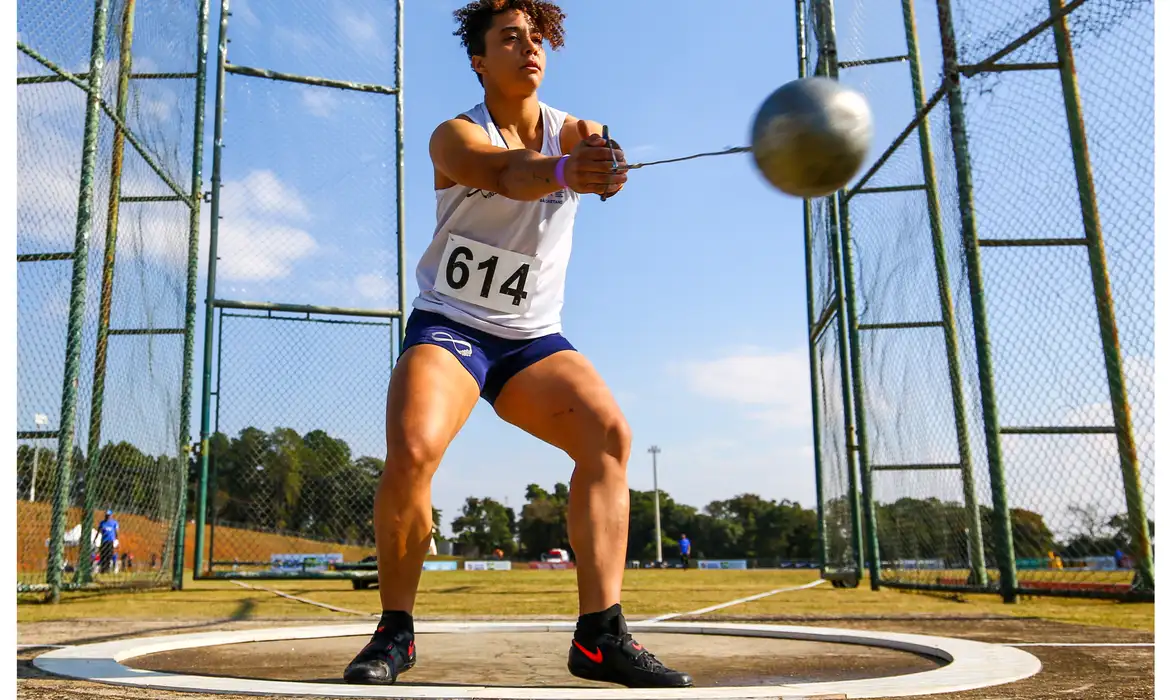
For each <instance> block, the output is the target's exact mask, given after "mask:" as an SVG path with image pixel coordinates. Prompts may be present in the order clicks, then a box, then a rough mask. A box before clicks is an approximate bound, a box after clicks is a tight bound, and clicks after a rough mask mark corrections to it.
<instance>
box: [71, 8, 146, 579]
mask: <svg viewBox="0 0 1170 700" xmlns="http://www.w3.org/2000/svg"><path fill="white" fill-rule="evenodd" d="M136 6H137V1H136V0H125V4H124V5H123V6H122V22H121V24H122V35H121V38H120V39H119V42H118V44H119V49H120V51H119V55H118V89H117V95H116V97H115V99H116V102H115V105H114V108H115V110H116V112H117V115H118V120H119V121H121V122H123V123H124V122H125V121H126V106H127V103H128V102H129V101H130V65H131V63H132V61H133V56H132V53H131V48H132V47H133V43H134V11H135V8H136ZM125 152H126V133H125V130H124V129H121V128H118V129H115V130H114V142H113V144H112V145H111V147H110V189H109V192H108V193H107V202H106V245H105V251H104V253H103V255H102V285H101V296H100V297H99V299H98V323H97V337H96V339H95V343H94V345H95V347H94V356H93V388H92V389H91V393H90V404H89V442H88V446H87V447H86V451H87V454H86V463H85V478H84V481H83V484H84V487H85V492H84V495H83V496H82V503H83V504H84V505H83V506H82V508H81V532H89V531H90V530H91V529H92V528H93V509H94V506H95V505H96V500H97V493H96V489H95V488H94V487H93V484H94V482H95V481H96V480H97V479H96V475H97V473H98V468H99V467H100V462H99V460H100V458H101V451H102V450H101V447H102V417H103V414H104V412H105V411H104V408H105V400H106V359H107V357H108V349H109V340H110V313H111V311H112V308H113V303H114V269H115V267H116V265H115V260H116V258H117V248H118V216H119V214H120V213H121V197H122V161H123V157H124V156H125ZM92 576H93V542H92V541H91V540H90V538H88V537H82V538H81V540H80V542H79V543H78V554H77V575H76V580H77V582H78V583H81V584H85V583H89V582H90V581H91V580H92Z"/></svg>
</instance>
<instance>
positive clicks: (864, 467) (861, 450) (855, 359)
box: [840, 198, 881, 591]
mask: <svg viewBox="0 0 1170 700" xmlns="http://www.w3.org/2000/svg"><path fill="white" fill-rule="evenodd" d="M840 202H841V204H840V215H841V227H840V230H841V259H842V263H843V264H844V269H845V274H844V275H843V280H842V282H843V284H842V286H843V287H844V289H845V306H844V308H843V309H841V310H840V311H842V312H846V314H847V322H846V326H847V327H848V328H849V361H850V365H851V371H852V374H853V401H854V404H853V420H854V422H855V424H856V429H857V449H856V452H857V466H858V468H859V470H860V472H861V512H862V515H863V517H864V518H865V532H864V535H865V548H866V561H867V562H868V563H869V587H870V588H871V589H872V590H875V591H876V590H878V589H879V588H880V587H881V571H880V567H879V566H878V563H879V562H880V554H879V550H878V532H877V514H876V513H875V509H874V499H873V472H872V470H871V469H870V465H869V438H868V433H867V432H866V424H865V383H864V381H863V376H864V374H863V371H862V367H861V364H862V363H861V338H860V337H858V335H859V334H858V330H857V324H858V320H857V294H856V290H855V289H854V284H855V282H854V276H853V236H852V234H851V232H850V227H849V204H848V202H847V201H846V200H845V199H844V198H841V199H840Z"/></svg>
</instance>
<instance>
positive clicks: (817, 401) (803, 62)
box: [795, 0, 829, 578]
mask: <svg viewBox="0 0 1170 700" xmlns="http://www.w3.org/2000/svg"><path fill="white" fill-rule="evenodd" d="M795 4H796V66H797V74H798V76H799V77H801V78H804V77H807V76H808V37H807V36H806V35H805V32H806V29H805V27H806V22H807V11H808V10H807V8H806V6H805V0H796V3H795ZM803 207H804V275H805V302H806V304H807V306H808V332H809V341H808V370H809V388H810V390H811V394H812V396H811V399H812V429H813V470H814V472H813V473H814V476H815V480H816V499H817V539H818V541H819V542H820V544H819V545H818V548H817V556H818V558H819V561H818V562H817V563H818V567H819V568H820V572H821V577H822V578H824V577H825V576H826V575H827V571H826V569H825V567H826V566H827V565H828V561H829V545H828V542H827V541H826V540H825V496H824V485H823V478H824V477H823V472H822V470H823V468H824V467H823V463H822V461H821V460H822V457H821V369H820V357H819V356H818V355H817V346H816V339H815V338H814V335H815V328H816V324H817V318H816V315H817V312H816V287H815V285H814V284H813V274H814V270H813V230H812V217H813V214H812V202H810V201H809V200H807V199H806V200H804V201H803Z"/></svg>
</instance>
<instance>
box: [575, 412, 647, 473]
mask: <svg viewBox="0 0 1170 700" xmlns="http://www.w3.org/2000/svg"><path fill="white" fill-rule="evenodd" d="M590 423H591V425H590V426H589V428H588V429H587V431H588V434H587V435H585V436H584V439H583V440H581V441H580V446H579V447H578V450H577V451H578V452H580V453H581V454H576V455H572V456H573V457H574V458H575V459H577V460H578V461H581V460H592V459H597V458H598V457H600V458H603V460H604V461H606V462H608V463H610V464H611V465H613V466H619V467H620V468H621V469H625V466H626V463H627V462H628V461H629V459H630V446H631V444H632V443H633V441H634V436H633V432H632V431H631V430H630V424H629V423H628V422H627V421H626V418H625V416H623V415H622V413H621V411H620V410H618V409H617V408H616V407H614V408H612V409H608V410H605V411H601V412H599V413H598V414H596V416H594V420H592V421H590ZM605 458H608V459H605ZM614 463H616V465H615V464H614Z"/></svg>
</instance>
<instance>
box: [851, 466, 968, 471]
mask: <svg viewBox="0 0 1170 700" xmlns="http://www.w3.org/2000/svg"><path fill="white" fill-rule="evenodd" d="M962 468H963V465H962V464H875V465H873V467H872V469H873V470H874V471H875V472H920V471H921V472H924V471H941V470H952V469H962Z"/></svg>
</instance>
